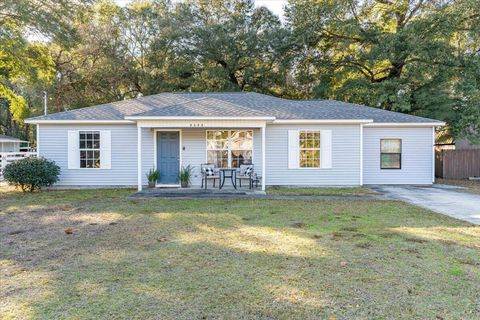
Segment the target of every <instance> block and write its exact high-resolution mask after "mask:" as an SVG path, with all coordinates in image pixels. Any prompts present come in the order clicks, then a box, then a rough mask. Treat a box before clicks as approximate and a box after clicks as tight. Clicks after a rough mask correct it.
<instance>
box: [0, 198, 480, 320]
mask: <svg viewBox="0 0 480 320" xmlns="http://www.w3.org/2000/svg"><path fill="white" fill-rule="evenodd" d="M2 191H3V192H2ZM131 192H132V191H130V190H83V191H51V192H40V193H34V194H21V193H17V192H13V191H7V190H0V210H1V211H0V270H1V273H0V315H1V316H0V318H2V319H62V318H68V319H100V318H112V319H211V318H224V319H225V318H227V319H228V318H248V319H255V318H256V319H330V318H331V319H333V318H336V319H372V318H381V319H419V318H421V319H435V318H436V319H474V318H479V316H480V309H479V305H478V301H479V299H480V227H476V226H473V225H470V224H468V223H466V222H461V221H458V220H454V219H451V218H449V217H446V216H442V215H438V214H435V213H432V212H430V211H426V210H423V209H420V208H417V207H413V206H410V205H407V204H404V203H401V202H394V201H375V200H308V201H298V200H259V199H238V200H236V199H233V200H232V199H216V200H206V199H198V200H180V199H133V198H129V197H128V196H129V195H130V194H131ZM66 232H67V233H70V234H67V233H66Z"/></svg>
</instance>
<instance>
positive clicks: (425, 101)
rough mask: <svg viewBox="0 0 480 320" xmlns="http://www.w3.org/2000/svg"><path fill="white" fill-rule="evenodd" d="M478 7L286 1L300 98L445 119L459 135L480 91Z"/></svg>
mask: <svg viewBox="0 0 480 320" xmlns="http://www.w3.org/2000/svg"><path fill="white" fill-rule="evenodd" d="M479 5H480V3H479V1H478V0H464V1H455V2H445V1H441V0H433V1H425V0H402V1H390V0H367V1H361V2H358V1H353V0H342V1H323V0H320V1H315V2H313V1H303V0H291V1H290V2H289V6H288V9H287V12H286V16H287V21H288V25H289V26H290V27H291V29H292V32H293V43H294V46H293V47H292V48H293V50H294V52H296V54H297V57H298V58H297V59H296V60H295V70H294V73H295V79H296V81H297V84H298V88H299V90H300V91H301V92H303V96H305V97H320V98H331V99H339V100H344V101H349V102H357V103H361V104H365V105H370V106H375V107H379V108H383V109H387V110H394V111H400V112H406V113H411V114H415V115H419V116H427V117H433V118H437V119H443V120H446V121H448V122H449V123H450V126H451V127H452V132H453V133H454V134H456V135H465V134H466V131H468V130H466V129H467V128H468V127H471V125H472V124H473V123H477V125H478V123H479V121H480V120H479V118H476V117H477V115H478V112H476V111H474V110H478V105H476V106H475V105H474V104H473V103H474V101H478V98H476V97H478V90H479V84H478V81H477V80H478V73H475V72H478V65H479V51H478V45H479V43H478V41H477V42H475V41H473V38H474V34H476V37H478V33H477V32H478V25H479V23H480V14H479V12H478V8H479ZM477 40H478V39H477ZM476 75H477V76H476ZM467 119H468V120H467ZM459 120H464V121H459ZM472 121H473V122H472ZM460 123H465V124H467V125H465V124H464V125H462V126H459V125H460Z"/></svg>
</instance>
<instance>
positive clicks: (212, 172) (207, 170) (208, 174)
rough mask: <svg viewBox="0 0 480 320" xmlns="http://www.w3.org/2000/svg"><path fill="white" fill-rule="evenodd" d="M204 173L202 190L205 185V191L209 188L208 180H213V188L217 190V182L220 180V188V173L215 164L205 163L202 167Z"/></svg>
mask: <svg viewBox="0 0 480 320" xmlns="http://www.w3.org/2000/svg"><path fill="white" fill-rule="evenodd" d="M200 170H201V172H202V188H203V186H204V185H205V189H207V186H208V180H213V187H214V188H215V180H217V179H218V186H220V172H219V171H218V169H217V168H215V165H214V164H213V163H203V164H201V165H200Z"/></svg>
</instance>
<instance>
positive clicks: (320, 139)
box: [298, 130, 322, 170]
mask: <svg viewBox="0 0 480 320" xmlns="http://www.w3.org/2000/svg"><path fill="white" fill-rule="evenodd" d="M302 133H318V148H302V147H301V146H300V136H301V134H302ZM321 141H322V132H321V130H298V168H299V169H315V170H318V169H321V168H322V158H321V152H322V151H321V146H322V142H321ZM311 150H314V151H315V150H318V166H316V167H302V166H301V156H300V155H301V153H302V151H311Z"/></svg>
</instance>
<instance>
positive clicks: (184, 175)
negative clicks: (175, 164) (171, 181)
mask: <svg viewBox="0 0 480 320" xmlns="http://www.w3.org/2000/svg"><path fill="white" fill-rule="evenodd" d="M191 176H192V167H191V166H190V165H188V166H186V167H182V169H181V170H180V173H179V174H178V179H179V180H180V184H181V185H182V188H187V187H188V184H189V183H190V177H191Z"/></svg>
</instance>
